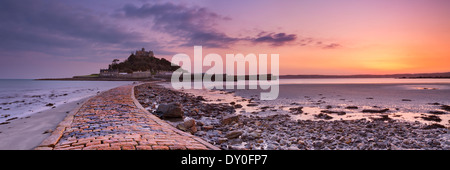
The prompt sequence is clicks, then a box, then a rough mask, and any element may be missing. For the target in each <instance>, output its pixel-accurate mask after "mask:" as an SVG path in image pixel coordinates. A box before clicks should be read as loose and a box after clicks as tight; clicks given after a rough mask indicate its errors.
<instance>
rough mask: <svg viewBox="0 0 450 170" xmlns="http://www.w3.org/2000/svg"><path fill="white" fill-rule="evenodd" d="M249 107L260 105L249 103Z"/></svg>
mask: <svg viewBox="0 0 450 170" xmlns="http://www.w3.org/2000/svg"><path fill="white" fill-rule="evenodd" d="M247 106H249V107H252V106H258V104H257V103H249V104H247Z"/></svg>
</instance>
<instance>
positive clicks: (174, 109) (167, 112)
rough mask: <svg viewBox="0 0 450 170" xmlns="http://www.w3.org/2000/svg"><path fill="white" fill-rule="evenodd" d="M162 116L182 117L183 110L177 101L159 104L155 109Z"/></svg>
mask: <svg viewBox="0 0 450 170" xmlns="http://www.w3.org/2000/svg"><path fill="white" fill-rule="evenodd" d="M156 113H157V114H160V116H161V117H162V118H182V117H183V110H182V106H181V104H179V103H169V104H160V105H159V106H158V109H157V110H156Z"/></svg>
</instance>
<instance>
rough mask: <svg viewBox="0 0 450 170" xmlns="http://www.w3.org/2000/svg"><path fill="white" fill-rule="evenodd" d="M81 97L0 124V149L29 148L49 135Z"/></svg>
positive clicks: (81, 100)
mask: <svg viewBox="0 0 450 170" xmlns="http://www.w3.org/2000/svg"><path fill="white" fill-rule="evenodd" d="M87 99H89V97H87V98H83V99H80V100H78V101H73V102H69V103H65V104H61V105H59V106H57V107H55V108H53V109H48V110H45V111H41V112H38V113H35V114H32V115H30V116H27V117H23V118H17V119H14V120H10V121H7V122H9V123H4V124H2V125H0V150H31V149H33V148H35V147H36V146H38V145H39V144H40V143H41V142H42V141H43V140H44V139H45V138H47V137H48V136H50V134H51V132H52V130H54V128H55V127H56V126H57V125H58V124H59V123H60V122H61V121H62V120H63V119H64V118H65V117H66V115H67V114H69V113H71V112H75V111H77V110H78V108H79V107H80V106H81V105H82V103H83V102H84V101H86V100H87Z"/></svg>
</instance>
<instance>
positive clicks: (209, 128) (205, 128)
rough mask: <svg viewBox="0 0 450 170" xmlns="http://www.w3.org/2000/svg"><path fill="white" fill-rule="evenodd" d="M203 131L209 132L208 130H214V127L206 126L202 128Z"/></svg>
mask: <svg viewBox="0 0 450 170" xmlns="http://www.w3.org/2000/svg"><path fill="white" fill-rule="evenodd" d="M202 129H203V130H205V131H208V130H212V129H214V126H213V125H206V126H202Z"/></svg>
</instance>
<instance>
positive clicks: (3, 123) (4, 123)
mask: <svg viewBox="0 0 450 170" xmlns="http://www.w3.org/2000/svg"><path fill="white" fill-rule="evenodd" d="M9 123H11V122H2V123H0V125H6V124H9Z"/></svg>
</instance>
